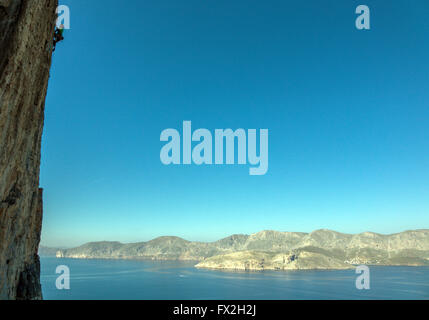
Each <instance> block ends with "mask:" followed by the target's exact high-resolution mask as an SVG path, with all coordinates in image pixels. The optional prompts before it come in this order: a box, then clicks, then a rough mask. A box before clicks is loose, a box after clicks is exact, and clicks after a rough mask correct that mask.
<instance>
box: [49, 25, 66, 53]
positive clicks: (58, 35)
mask: <svg viewBox="0 0 429 320" xmlns="http://www.w3.org/2000/svg"><path fill="white" fill-rule="evenodd" d="M63 34H64V25H63V24H62V25H60V26H59V27H57V28H55V33H54V47H53V49H52V51H55V47H56V46H57V43H58V42H60V41H62V40H64V36H63Z"/></svg>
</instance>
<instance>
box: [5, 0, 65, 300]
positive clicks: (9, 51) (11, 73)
mask: <svg viewBox="0 0 429 320" xmlns="http://www.w3.org/2000/svg"><path fill="white" fill-rule="evenodd" d="M57 5H58V4H57V0H0V299H41V298H42V294H41V288H40V279H39V277H40V265H39V257H38V255H37V249H38V245H39V241H40V231H41V224H42V210H43V209H42V190H41V189H39V171H40V149H41V138H42V130H43V120H44V104H45V97H46V91H47V86H48V79H49V69H50V65H51V55H52V38H53V32H54V27H55V19H56V15H55V9H56V7H57Z"/></svg>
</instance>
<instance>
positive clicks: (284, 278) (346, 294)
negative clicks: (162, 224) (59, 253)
mask: <svg viewBox="0 0 429 320" xmlns="http://www.w3.org/2000/svg"><path fill="white" fill-rule="evenodd" d="M40 260H41V284H42V293H43V298H44V299H46V300H212V299H213V300H242V299H243V300H301V299H304V300H337V299H340V300H344V299H347V300H361V299H365V300H380V299H388V300H392V299H400V300H410V299H418V300H429V267H402V266H399V267H396V266H369V289H358V288H357V287H356V279H357V277H359V274H357V273H356V270H323V271H315V270H311V271H257V272H235V271H216V270H206V269H197V268H195V267H194V265H195V264H196V262H183V261H142V260H86V259H67V258H63V259H58V258H55V257H41V259H40ZM64 266H65V267H64ZM57 271H58V273H56V272H57ZM67 275H68V276H69V281H67V280H66V277H67ZM67 284H68V285H67ZM57 285H58V286H57Z"/></svg>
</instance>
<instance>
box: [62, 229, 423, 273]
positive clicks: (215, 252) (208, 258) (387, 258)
mask: <svg viewBox="0 0 429 320" xmlns="http://www.w3.org/2000/svg"><path fill="white" fill-rule="evenodd" d="M57 257H60V258H61V257H67V258H81V259H152V260H196V261H199V262H200V263H199V264H197V267H201V268H215V269H243V270H262V269H273V270H286V269H344V268H348V267H350V266H351V265H354V264H378V265H429V230H413V231H405V232H401V233H396V234H391V235H382V234H377V233H371V232H365V233H360V234H355V235H352V234H344V233H339V232H336V231H331V230H316V231H314V232H311V233H302V232H279V231H261V232H258V233H255V234H251V235H232V236H230V237H227V238H224V239H221V240H218V241H215V242H192V241H187V240H184V239H181V238H178V237H160V238H156V239H154V240H151V241H147V242H139V243H130V244H122V243H120V242H107V241H104V242H92V243H87V244H84V245H83V246H80V247H77V248H72V249H67V250H59V251H58V252H57Z"/></svg>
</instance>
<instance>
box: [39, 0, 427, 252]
mask: <svg viewBox="0 0 429 320" xmlns="http://www.w3.org/2000/svg"><path fill="white" fill-rule="evenodd" d="M61 3H62V4H65V5H68V6H69V7H70V10H71V29H70V30H68V31H66V33H65V41H64V42H62V43H60V44H58V47H57V51H56V52H55V54H54V58H53V66H52V70H51V79H50V83H49V89H48V97H47V102H46V118H45V131H44V136H43V146H42V167H41V181H40V184H41V186H42V187H43V188H44V189H45V194H44V195H45V199H44V206H45V210H44V222H43V232H42V244H44V245H49V246H75V245H79V244H82V243H84V242H87V241H99V240H118V241H123V242H134V241H144V240H149V239H151V238H154V237H157V236H162V235H177V236H181V237H184V238H186V239H189V240H201V241H211V240H216V239H219V238H222V237H224V236H227V235H230V234H234V233H253V232H257V231H260V230H264V229H274V230H279V231H303V232H309V231H312V230H315V229H319V228H329V229H334V230H337V231H341V232H348V233H357V232H362V231H368V230H370V231H375V232H380V233H393V232H399V231H403V230H406V229H417V228H429V214H428V213H429V197H428V194H429V183H428V181H429V170H428V168H429V148H428V147H429V130H428V128H429V108H428V106H429V64H428V52H429V38H428V34H429V20H428V19H427V14H426V13H427V12H428V9H429V3H428V2H427V1H424V0H415V1H413V5H412V6H410V4H409V2H408V1H403V0H400V1H389V2H388V1H381V0H380V1H374V0H371V1H370V0H367V1H365V3H364V4H366V5H368V6H369V8H370V9H371V30H362V31H359V30H357V29H356V28H355V19H356V17H357V15H356V14H355V8H356V7H357V6H358V5H359V4H362V3H361V1H329V0H328V1H323V2H322V1H316V0H312V1H271V0H270V1H254V0H245V1H244V0H234V1H231V0H228V1H225V0H208V1H201V0H186V1H173V0H161V1H146V0H144V1H137V0H130V1H128V2H127V5H126V6H122V5H118V2H117V1H113V0H106V1H84V0H73V1H61ZM184 120H191V121H192V126H193V129H197V128H207V129H209V130H212V132H213V131H214V129H217V128H232V129H237V128H245V129H260V128H267V129H269V170H268V172H267V174H266V175H264V176H249V174H248V166H240V165H234V166H226V165H224V166H214V165H213V166H196V165H191V166H164V165H163V164H162V163H161V161H160V158H159V153H160V150H161V147H162V146H163V144H164V143H161V142H160V141H159V137H160V133H161V131H162V130H164V129H166V128H176V129H178V130H179V131H180V130H181V126H182V122H183V121H184Z"/></svg>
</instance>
